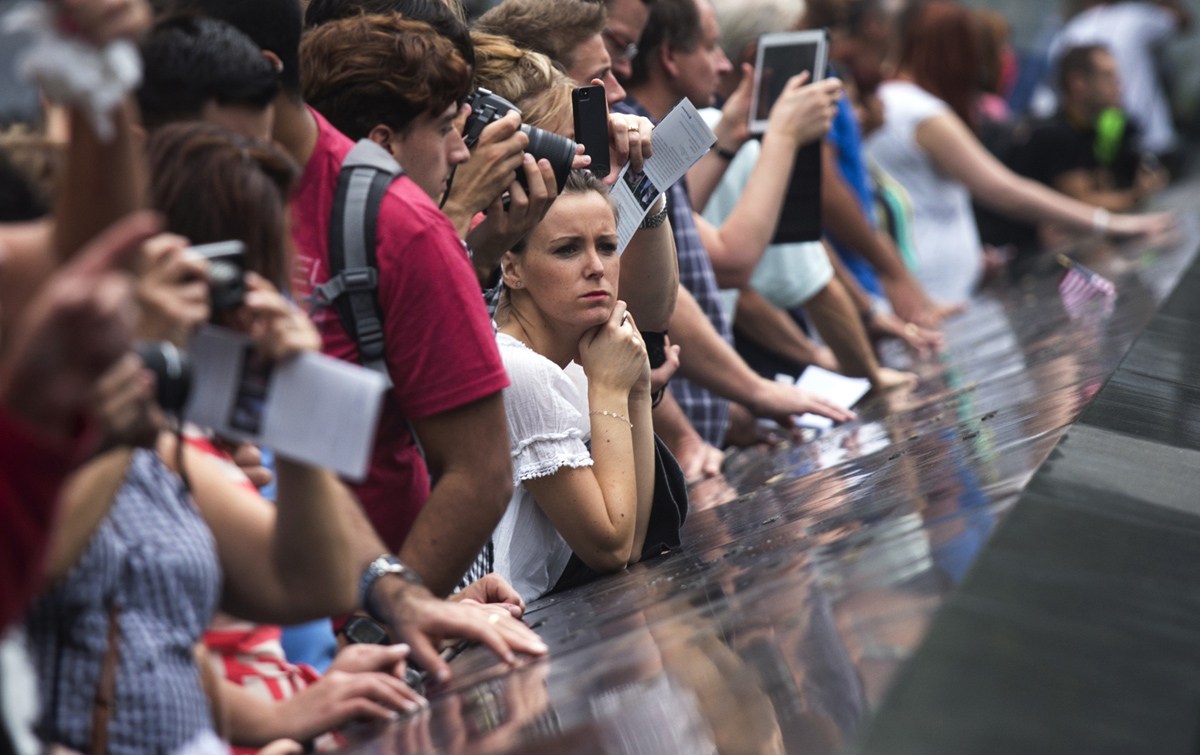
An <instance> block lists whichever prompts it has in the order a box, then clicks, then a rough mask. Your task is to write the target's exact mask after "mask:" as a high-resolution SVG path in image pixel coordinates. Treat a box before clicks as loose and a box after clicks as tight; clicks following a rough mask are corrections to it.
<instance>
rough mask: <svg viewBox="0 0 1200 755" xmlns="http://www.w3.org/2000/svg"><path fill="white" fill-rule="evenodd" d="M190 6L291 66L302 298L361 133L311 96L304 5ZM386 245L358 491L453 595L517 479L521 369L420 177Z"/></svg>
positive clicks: (337, 332)
mask: <svg viewBox="0 0 1200 755" xmlns="http://www.w3.org/2000/svg"><path fill="white" fill-rule="evenodd" d="M183 5H184V6H185V7H193V6H199V9H200V10H201V11H203V12H207V13H209V14H211V15H215V16H217V17H220V18H223V19H225V20H226V21H229V22H231V23H233V25H234V26H237V27H239V28H241V29H242V31H244V32H246V33H247V35H248V36H250V37H251V38H252V39H254V40H255V41H256V42H257V43H258V44H259V46H260V47H261V48H262V49H263V51H264V55H266V56H267V57H268V59H270V60H272V61H273V62H276V65H277V67H278V68H279V69H280V79H281V85H282V91H281V93H280V95H279V96H278V97H277V98H276V101H275V103H274V105H275V125H274V136H275V139H276V140H277V141H278V142H279V143H280V144H282V146H283V147H284V148H285V149H287V150H288V151H289V152H290V153H291V154H292V156H293V157H294V158H295V159H296V160H297V162H298V163H300V164H301V165H302V166H303V172H302V174H301V177H300V180H299V182H298V184H297V186H296V189H295V191H294V193H293V196H292V202H291V204H292V235H293V239H294V240H295V242H296V245H297V248H298V251H299V258H300V259H299V264H298V273H297V276H296V278H297V280H296V283H297V285H296V291H295V294H296V296H297V298H298V299H302V298H303V297H304V296H306V295H307V294H308V293H309V292H310V291H311V289H312V287H313V286H316V285H319V284H320V283H322V282H324V281H325V280H326V278H327V277H328V270H329V266H328V258H327V253H328V249H327V244H328V231H329V220H330V211H331V209H332V205H333V201H334V190H335V187H336V183H337V175H338V171H339V169H340V166H341V163H342V159H343V158H344V157H345V155H346V154H347V153H348V152H349V151H350V149H351V148H352V147H353V142H352V141H351V140H350V139H349V138H347V137H346V136H344V135H342V134H341V133H340V132H338V131H337V130H336V129H335V128H334V127H333V126H331V125H330V124H329V122H328V121H326V120H325V119H324V118H323V117H321V116H320V115H319V114H318V113H317V112H315V111H314V110H312V109H310V108H308V107H307V106H306V105H305V104H304V102H303V100H302V98H301V94H300V82H299V71H298V69H299V41H300V19H299V15H298V14H299V3H293V2H291V0H271V2H266V3H262V2H259V3H254V4H243V3H237V2H233V1H232V0H189V1H188V2H185V3H183ZM266 6H269V7H266ZM375 250H376V257H377V265H378V270H379V289H378V291H377V297H378V301H379V304H380V307H381V310H382V313H383V321H384V322H383V330H384V335H385V339H386V355H385V361H386V363H387V367H388V370H389V373H390V376H391V379H392V382H393V384H394V386H393V388H391V389H390V390H389V392H388V395H387V397H386V399H385V403H384V411H383V415H382V417H381V421H380V426H379V429H378V433H377V435H376V442H375V449H374V454H373V459H372V464H371V469H370V471H369V473H368V478H367V480H366V482H364V483H363V484H361V485H358V486H356V488H355V490H356V492H357V493H358V495H359V498H360V500H361V501H362V503H363V506H364V508H365V509H366V511H367V513H368V515H369V516H370V518H371V520H372V522H373V524H374V525H375V527H376V529H377V531H378V532H379V534H380V535H381V537H382V538H383V540H384V542H385V543H386V544H387V546H388V548H389V549H390V550H392V551H393V552H398V554H399V556H400V559H401V560H402V561H403V562H404V563H405V564H407V565H409V566H411V568H412V569H413V570H414V571H416V572H417V573H418V574H419V575H420V577H421V578H422V579H423V580H424V581H425V582H426V584H427V585H428V586H429V587H430V589H431V590H433V592H434V593H435V594H440V595H445V594H447V593H448V592H449V591H450V590H451V589H452V588H453V587H454V586H455V585H456V584H457V583H458V581H459V579H460V578H461V577H462V575H463V574H464V573H465V572H466V569H467V567H468V566H469V565H470V563H471V562H472V560H473V559H474V557H475V556H476V554H477V553H478V551H479V549H480V548H481V547H482V546H483V545H484V544H485V543H486V542H487V539H488V537H489V536H490V535H491V532H492V530H493V528H494V527H495V525H496V523H497V522H498V521H499V519H500V517H501V515H502V514H503V512H504V508H505V504H506V503H507V501H508V498H509V495H510V492H511V489H512V479H511V466H510V461H509V451H508V441H507V432H506V429H505V418H504V403H503V399H502V396H501V391H502V389H503V388H504V387H505V386H506V385H507V384H508V377H507V375H506V374H505V371H504V367H503V364H502V363H501V361H500V358H499V355H498V353H497V350H496V345H495V339H494V337H493V334H492V329H491V324H490V322H489V319H488V316H487V312H486V309H485V308H484V304H483V300H482V297H481V296H480V292H479V287H478V285H477V283H476V280H475V276H474V274H473V272H472V269H471V266H470V262H469V260H468V258H467V255H466V251H465V249H464V247H463V245H462V243H461V242H460V241H459V239H458V237H457V235H456V234H455V230H454V227H453V226H452V225H451V223H450V222H449V220H448V219H447V218H446V217H445V216H444V215H443V214H442V213H441V212H440V211H439V210H438V208H437V206H436V205H435V204H434V203H433V201H432V200H431V199H430V198H429V196H428V195H427V194H426V192H424V191H423V190H422V189H421V187H420V186H418V184H417V183H416V182H414V181H413V180H412V179H410V178H408V177H402V178H399V179H398V180H396V181H395V182H393V183H392V184H391V187H390V188H389V190H388V192H387V194H386V196H385V198H384V200H383V203H382V205H381V207H380V211H379V218H378V221H377V238H376V245H375ZM317 325H318V327H319V328H320V329H321V333H322V337H323V339H324V350H325V351H326V353H329V354H331V355H333V356H337V357H339V358H342V359H346V360H348V361H357V358H358V354H357V347H356V345H355V343H354V342H353V340H352V339H350V338H349V337H348V335H347V334H346V332H345V331H344V329H343V328H342V325H341V322H340V321H339V320H338V318H337V316H336V314H335V312H333V311H325V312H323V313H321V314H319V315H318V319H317ZM410 425H411V429H412V430H415V432H416V434H417V436H418V437H419V438H420V444H421V447H420V448H418V447H417V445H416V444H415V443H414V439H413V436H412V433H411V432H410ZM422 449H423V451H424V458H422V453H421V451H422ZM431 478H432V480H434V483H433V485H432V488H431V487H430V479H431Z"/></svg>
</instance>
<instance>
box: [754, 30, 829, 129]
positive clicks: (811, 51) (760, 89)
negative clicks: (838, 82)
mask: <svg viewBox="0 0 1200 755" xmlns="http://www.w3.org/2000/svg"><path fill="white" fill-rule="evenodd" d="M828 60H829V32H828V30H826V29H809V30H805V31H788V32H778V33H773V34H763V35H762V36H761V37H759V38H758V57H757V59H756V60H755V63H754V87H753V88H752V89H751V92H750V133H752V134H763V133H766V130H767V119H768V118H769V117H770V115H771V108H772V107H773V106H774V105H775V100H777V99H779V95H780V94H782V93H783V88H784V87H785V86H787V83H788V80H789V79H791V78H792V77H793V76H795V75H797V74H799V73H801V72H803V71H808V72H809V79H808V81H809V83H812V82H814V81H820V80H821V79H823V78H825V66H826V63H827V62H828Z"/></svg>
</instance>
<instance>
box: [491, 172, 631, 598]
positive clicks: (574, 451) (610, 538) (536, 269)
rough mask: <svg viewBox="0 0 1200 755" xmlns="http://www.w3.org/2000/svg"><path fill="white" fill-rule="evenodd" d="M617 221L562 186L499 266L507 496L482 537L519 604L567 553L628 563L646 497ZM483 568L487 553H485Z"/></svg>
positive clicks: (602, 566)
mask: <svg viewBox="0 0 1200 755" xmlns="http://www.w3.org/2000/svg"><path fill="white" fill-rule="evenodd" d="M620 265H621V263H620V258H619V257H618V255H617V222H616V213H615V208H614V206H613V204H612V201H611V199H610V198H609V196H608V190H607V188H606V187H605V186H604V185H603V184H602V183H601V182H600V181H598V180H597V179H595V178H594V177H592V176H591V175H590V174H585V173H580V172H575V173H572V174H571V176H570V177H569V179H568V180H567V184H566V186H565V187H564V189H563V192H562V194H561V196H559V198H558V200H557V201H556V202H555V203H554V204H553V205H552V206H551V207H550V210H549V211H548V212H547V213H546V216H545V218H544V219H543V220H542V222H541V223H540V224H539V225H538V226H537V227H536V228H534V230H533V231H532V232H531V233H530V234H529V236H528V237H527V238H526V239H525V240H524V241H523V242H522V243H521V244H519V245H518V246H517V247H516V248H515V249H513V250H512V251H509V252H507V253H506V254H505V255H504V257H503V259H502V261H501V272H502V276H503V281H504V286H505V293H504V295H503V298H502V299H501V303H500V307H499V309H498V311H497V314H496V320H497V325H498V332H497V334H496V339H497V342H498V343H499V346H500V355H501V357H502V358H503V359H504V365H505V367H506V368H507V369H508V372H509V376H510V379H511V380H512V385H511V386H510V387H509V388H507V389H505V392H504V404H505V410H506V413H507V415H508V429H509V440H510V442H511V445H512V454H513V478H514V480H513V481H514V483H515V486H516V487H515V490H514V492H513V497H512V500H511V501H510V502H509V506H508V511H507V513H505V515H504V518H503V519H502V520H501V522H500V525H499V526H498V527H497V529H496V532H495V534H494V535H493V537H492V548H493V554H492V555H493V556H494V567H495V570H496V571H497V572H498V573H499V574H500V575H501V576H503V577H505V578H506V579H508V580H509V581H510V582H511V583H512V584H513V586H514V587H515V588H516V589H517V591H518V592H519V593H520V594H521V596H522V597H523V598H525V599H526V600H532V599H534V598H537V597H539V596H541V595H544V594H545V593H547V592H549V591H551V590H552V589H554V588H555V586H556V585H558V584H559V581H560V579H561V578H562V577H563V575H564V572H565V571H566V570H567V565H568V562H569V561H570V560H571V556H572V553H574V554H575V555H576V556H577V557H578V560H579V561H581V562H582V564H583V566H585V567H587V569H589V570H590V571H592V572H598V573H604V572H613V571H619V570H621V569H623V568H625V567H626V566H627V565H629V564H630V563H633V562H636V561H638V560H639V559H640V558H641V557H642V554H643V549H644V547H645V545H646V542H647V531H648V528H649V525H650V515H651V506H652V501H653V499H654V488H655V466H654V465H655V444H654V434H653V428H652V424H651V419H650V365H649V362H648V360H647V358H646V348H645V344H644V343H643V342H642V339H641V336H640V335H639V334H638V330H637V327H636V325H635V323H634V322H633V319H632V318H631V317H630V316H629V314H628V312H627V311H626V308H625V304H624V302H622V301H620V300H618V298H617V294H618V292H617V281H618V278H619V276H620ZM485 555H486V554H485Z"/></svg>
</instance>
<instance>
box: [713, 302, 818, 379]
mask: <svg viewBox="0 0 1200 755" xmlns="http://www.w3.org/2000/svg"><path fill="white" fill-rule="evenodd" d="M736 319H737V327H738V332H739V337H741V335H740V334H745V336H746V337H747V338H749V339H750V340H752V341H754V342H755V343H757V344H759V345H760V346H762V347H763V348H766V349H770V350H771V351H773V352H775V353H776V354H778V355H780V356H782V357H786V358H787V359H789V360H791V361H792V362H795V363H797V364H815V365H817V366H818V367H823V368H825V369H827V370H833V371H835V372H836V371H837V369H838V360H837V357H835V356H834V353H833V351H832V350H830V349H829V347H827V346H821V345H819V344H818V343H817V342H815V341H813V340H812V339H811V338H809V337H808V335H806V334H805V332H804V331H803V330H801V328H800V326H799V325H797V324H796V321H795V320H793V319H792V318H791V316H790V315H789V314H788V313H787V312H785V311H783V310H782V309H780V308H779V307H776V306H775V305H774V304H772V303H771V302H769V301H767V300H766V299H765V298H764V297H763V295H762V294H760V293H758V292H757V291H755V290H754V289H753V288H744V289H742V290H741V291H740V292H738V301H737V315H736Z"/></svg>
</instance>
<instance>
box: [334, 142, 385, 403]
mask: <svg viewBox="0 0 1200 755" xmlns="http://www.w3.org/2000/svg"><path fill="white" fill-rule="evenodd" d="M402 175H404V169H403V168H401V167H400V165H399V164H398V163H397V162H396V161H395V160H394V159H392V156H391V155H390V154H389V153H388V151H387V150H385V149H384V148H383V147H381V146H379V145H378V144H376V143H375V142H373V141H371V140H370V139H361V140H359V142H358V144H356V145H354V148H353V149H352V150H350V152H349V153H348V154H347V155H346V158H345V159H344V160H343V161H342V166H341V170H340V172H339V173H338V183H337V191H336V192H335V194H334V197H333V211H332V213H331V215H330V219H329V280H327V281H326V282H325V283H322V284H321V285H319V286H317V287H316V288H315V289H314V290H313V295H312V300H311V304H312V308H313V310H314V311H315V310H317V309H320V308H323V307H328V306H331V305H332V306H333V307H334V308H336V309H337V312H338V317H339V319H340V320H341V322H342V327H344V328H345V329H346V332H347V333H348V334H349V335H350V337H351V338H353V339H354V341H355V343H356V344H357V345H358V353H359V358H360V359H361V360H362V363H363V366H365V367H367V368H369V369H371V370H374V371H375V372H378V373H379V374H381V375H383V376H384V378H386V379H387V381H388V387H391V385H392V380H391V376H390V375H388V369H387V362H386V361H385V359H384V350H385V343H384V334H383V315H382V310H381V309H380V307H379V300H378V297H377V296H376V293H377V291H378V290H379V270H378V267H377V264H376V256H375V243H376V238H377V237H376V235H375V226H376V221H377V220H378V219H379V207H380V205H381V204H382V203H383V197H384V195H385V194H386V193H387V190H388V187H389V186H390V185H391V183H392V181H395V180H396V179H397V178H399V177H400V176H402Z"/></svg>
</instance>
